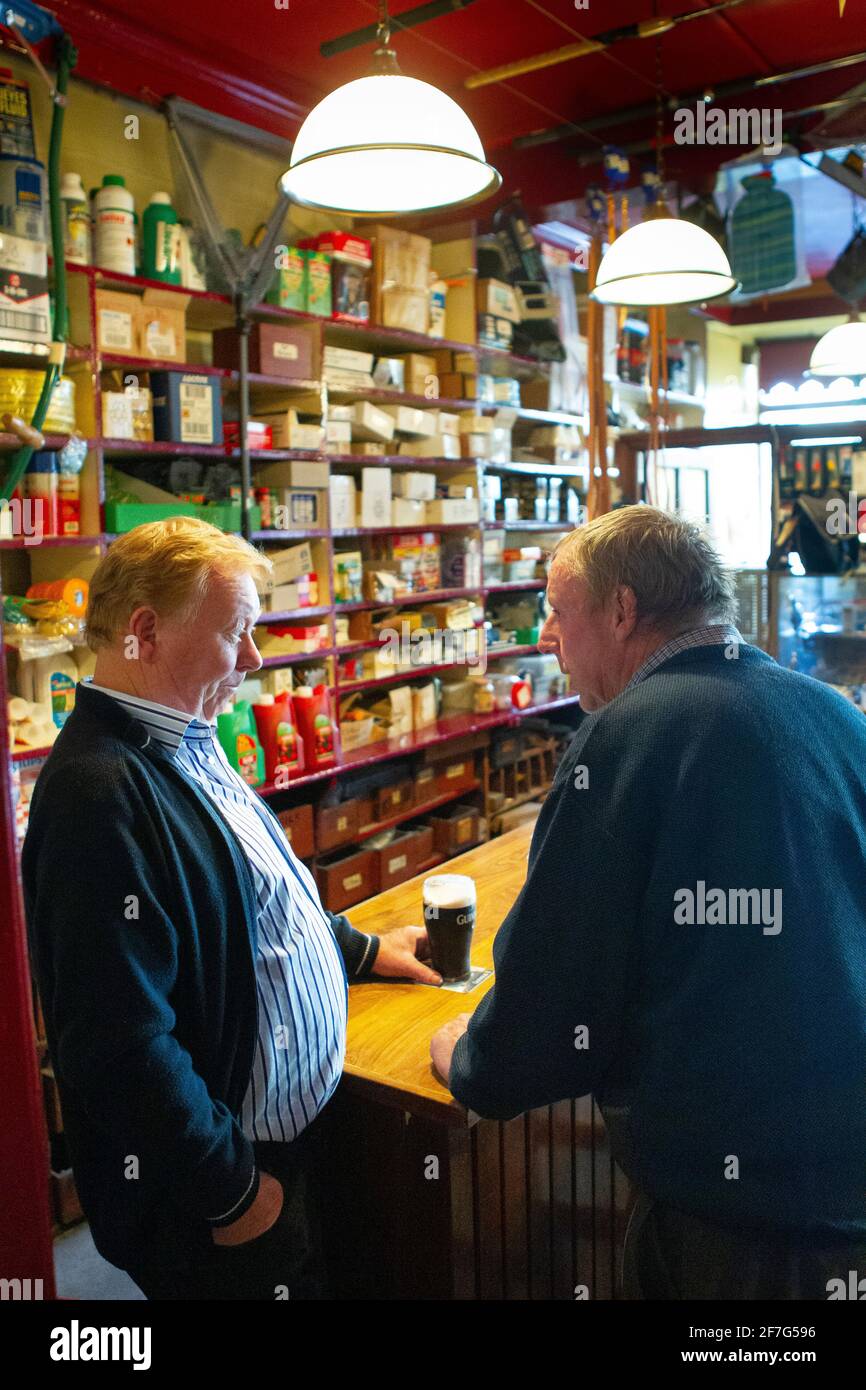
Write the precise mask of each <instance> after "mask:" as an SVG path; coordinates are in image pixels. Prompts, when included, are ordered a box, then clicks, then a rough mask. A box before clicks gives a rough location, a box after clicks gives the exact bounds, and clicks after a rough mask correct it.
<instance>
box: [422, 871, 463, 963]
mask: <svg viewBox="0 0 866 1390" xmlns="http://www.w3.org/2000/svg"><path fill="white" fill-rule="evenodd" d="M424 925H425V927H426V928H427V939H428V941H429V942H430V956H431V960H432V965H433V969H434V970H438V972H439V974H440V975H441V976H442V978H443V980H465V979H467V977H468V975H469V972H470V959H469V958H470V952H471V950H472V933H473V931H474V929H475V880H474V879H471V878H469V877H468V875H466V874H434V875H433V876H432V878H425V880H424Z"/></svg>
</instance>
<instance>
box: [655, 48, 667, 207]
mask: <svg viewBox="0 0 866 1390" xmlns="http://www.w3.org/2000/svg"><path fill="white" fill-rule="evenodd" d="M663 91H664V83H663V77H662V41H661V35H659V36H658V38H657V39H656V173H657V174H658V180H659V187H658V196H659V197H661V196H662V190H663V189H664V183H665V145H664V135H665V113H664V98H663V96H662V93H663Z"/></svg>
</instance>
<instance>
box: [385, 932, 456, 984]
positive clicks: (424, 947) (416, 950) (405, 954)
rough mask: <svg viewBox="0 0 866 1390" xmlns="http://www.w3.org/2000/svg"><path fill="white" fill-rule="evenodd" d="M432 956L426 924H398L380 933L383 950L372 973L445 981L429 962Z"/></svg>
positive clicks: (426, 981)
mask: <svg viewBox="0 0 866 1390" xmlns="http://www.w3.org/2000/svg"><path fill="white" fill-rule="evenodd" d="M429 959H430V947H429V945H428V943H427V929H426V927H397V928H396V929H395V930H394V931H389V932H385V934H384V936H380V937H379V950H378V952H377V954H376V962H375V964H374V966H373V969H372V971H371V974H373V975H384V976H386V977H387V978H389V979H397V980H420V981H421V983H422V984H425V985H441V983H442V976H441V975H438V974H437V973H436V971H435V970H431V969H430V966H429V965H427V964H426V963H425V962H426V961H428V960H429Z"/></svg>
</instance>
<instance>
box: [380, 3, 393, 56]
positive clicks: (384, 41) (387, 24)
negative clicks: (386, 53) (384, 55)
mask: <svg viewBox="0 0 866 1390" xmlns="http://www.w3.org/2000/svg"><path fill="white" fill-rule="evenodd" d="M390 39H391V20H390V19H389V17H388V0H379V22H378V24H377V25H376V42H377V43H378V45H379V47H380V48H387V47H388V44H389V42H390Z"/></svg>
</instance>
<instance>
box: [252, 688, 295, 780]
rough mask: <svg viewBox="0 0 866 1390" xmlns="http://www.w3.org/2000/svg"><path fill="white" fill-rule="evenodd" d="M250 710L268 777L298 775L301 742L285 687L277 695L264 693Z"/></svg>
mask: <svg viewBox="0 0 866 1390" xmlns="http://www.w3.org/2000/svg"><path fill="white" fill-rule="evenodd" d="M253 714H254V716H255V720H256V729H257V731H258V735H259V742H260V743H261V745H262V749H263V750H264V755H265V776H266V778H267V780H268V781H269V782H276V781H278V780H282V779H285V778H291V777H300V775H301V773H302V772H303V770H304V744H303V739H301V738H299V736H298V732H297V729H296V727H295V715H294V710H293V709H292V698H291V695H290V694H289V692H288V690H284V691H282V692H281V693H280V694H279V695H276V696H274V695H270V694H267V693H265V694H263V695H262V696H261V697H260V698H259V700H257V701H256V703H255V704H254V705H253Z"/></svg>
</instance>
